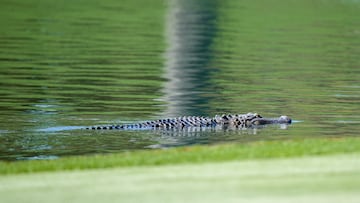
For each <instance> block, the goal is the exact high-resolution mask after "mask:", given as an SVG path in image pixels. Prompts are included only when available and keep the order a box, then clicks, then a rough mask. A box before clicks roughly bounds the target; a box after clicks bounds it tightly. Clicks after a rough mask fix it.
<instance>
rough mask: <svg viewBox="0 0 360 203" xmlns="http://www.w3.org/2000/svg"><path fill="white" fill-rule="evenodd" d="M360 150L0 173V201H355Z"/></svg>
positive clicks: (359, 184)
mask: <svg viewBox="0 0 360 203" xmlns="http://www.w3.org/2000/svg"><path fill="white" fill-rule="evenodd" d="M256 148H257V147H256ZM359 155H360V153H349V154H341V155H322V156H307V157H293V158H279V159H259V160H241V161H236V160H235V161H227V162H221V163H220V162H218V163H202V164H199V163H197V164H178V165H166V166H161V167H159V166H141V167H119V168H109V169H98V170H80V171H59V172H57V173H53V172H47V173H34V174H16V175H9V176H0V200H1V202H7V203H16V202H27V203H33V202H34V203H35V202H36V203H42V202H52V203H57V202H59V203H60V202H80V203H81V202H86V203H92V202H207V203H208V202H327V203H328V202H343V201H346V202H359V200H360V182H359V180H360V161H359Z"/></svg>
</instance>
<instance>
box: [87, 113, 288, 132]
mask: <svg viewBox="0 0 360 203" xmlns="http://www.w3.org/2000/svg"><path fill="white" fill-rule="evenodd" d="M290 123H291V118H290V117H288V116H280V117H279V118H263V117H262V116H260V115H259V114H257V113H247V114H227V115H222V116H218V115H216V116H215V117H212V118H210V117H199V116H183V117H178V118H168V119H160V120H153V121H146V122H140V123H136V124H123V125H109V126H92V127H87V128H86V129H93V130H145V129H183V128H192V127H199V128H217V127H232V128H239V129H246V128H254V127H259V126H263V125H266V124H290Z"/></svg>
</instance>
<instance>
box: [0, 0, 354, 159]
mask: <svg viewBox="0 0 360 203" xmlns="http://www.w3.org/2000/svg"><path fill="white" fill-rule="evenodd" d="M359 13H360V1H356V0H321V1H320V0H319V1H312V0H304V1H286V0H271V1H266V2H264V1H250V0H248V1H247V0H246V1H230V0H228V1H212V0H208V1H201V0H199V1H190V0H171V1H165V2H164V1H157V0H156V1H151V3H150V2H149V1H145V0H143V1H139V0H138V1H132V0H131V1H130V0H126V1H121V2H120V1H114V0H106V1H92V0H90V1H82V0H74V1H67V0H63V1H46V0H29V1H20V0H5V1H2V4H1V7H0V25H1V30H0V87H1V89H0V114H1V116H0V159H2V160H22V159H51V158H58V157H62V156H68V155H82V154H92V153H111V152H118V151H124V150H136V149H151V148H159V147H173V146H182V145H193V144H215V143H223V142H251V141H256V140H268V139H284V140H287V139H298V138H307V137H324V138H328V137H342V136H358V135H359V132H360V127H359V124H360V14H359ZM247 112H257V113H260V114H262V115H263V116H266V117H274V116H279V115H288V116H291V117H292V118H293V119H294V120H295V121H298V122H295V123H294V124H292V125H291V126H289V127H288V128H287V129H281V128H280V126H269V127H266V128H263V129H256V130H238V131H226V132H224V131H203V132H199V131H197V132H194V131H191V132H187V131H179V132H167V133H162V132H158V131H129V132H125V131H104V132H95V131H86V130H81V129H80V128H81V127H83V126H90V125H101V124H114V123H128V122H136V121H144V120H150V119H156V118H163V117H172V116H180V115H204V116H213V115H215V114H222V113H247Z"/></svg>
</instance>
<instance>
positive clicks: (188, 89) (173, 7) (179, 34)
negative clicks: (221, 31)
mask: <svg viewBox="0 0 360 203" xmlns="http://www.w3.org/2000/svg"><path fill="white" fill-rule="evenodd" d="M169 2H170V3H169V6H168V9H167V16H166V32H165V33H166V40H167V44H168V47H167V48H166V52H165V76H164V77H165V78H166V79H167V80H166V82H165V83H164V96H163V98H162V100H163V101H165V102H166V109H165V111H163V112H162V116H179V115H206V114H207V113H209V109H210V106H209V100H211V99H212V98H211V97H213V96H214V95H215V94H216V89H215V88H214V87H215V86H216V84H214V83H211V81H210V80H209V79H210V78H211V74H212V73H213V72H214V71H215V69H214V68H212V67H211V59H212V57H213V56H212V54H211V45H212V41H213V38H214V37H215V34H216V15H217V13H216V1H213V0H211V1H191V0H185V1H182V0H172V1H169ZM210 93H211V94H210Z"/></svg>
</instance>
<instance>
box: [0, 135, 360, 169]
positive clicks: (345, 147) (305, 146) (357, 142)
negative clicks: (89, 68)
mask: <svg viewBox="0 0 360 203" xmlns="http://www.w3.org/2000/svg"><path fill="white" fill-rule="evenodd" d="M352 152H360V139H359V138H354V137H352V138H351V137H350V138H332V139H301V140H300V139H299V140H292V141H259V142H253V143H247V144H239V143H238V144H223V145H216V146H192V147H179V148H173V149H167V150H144V151H137V152H125V153H118V154H108V155H93V156H74V157H66V158H61V159H58V160H39V161H21V162H0V175H1V174H2V175H4V174H18V173H33V172H45V171H63V170H85V169H103V168H114V167H134V166H158V165H171V164H184V163H205V162H225V161H233V160H245V159H266V158H285V157H299V156H307V155H325V154H335V153H352Z"/></svg>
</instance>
